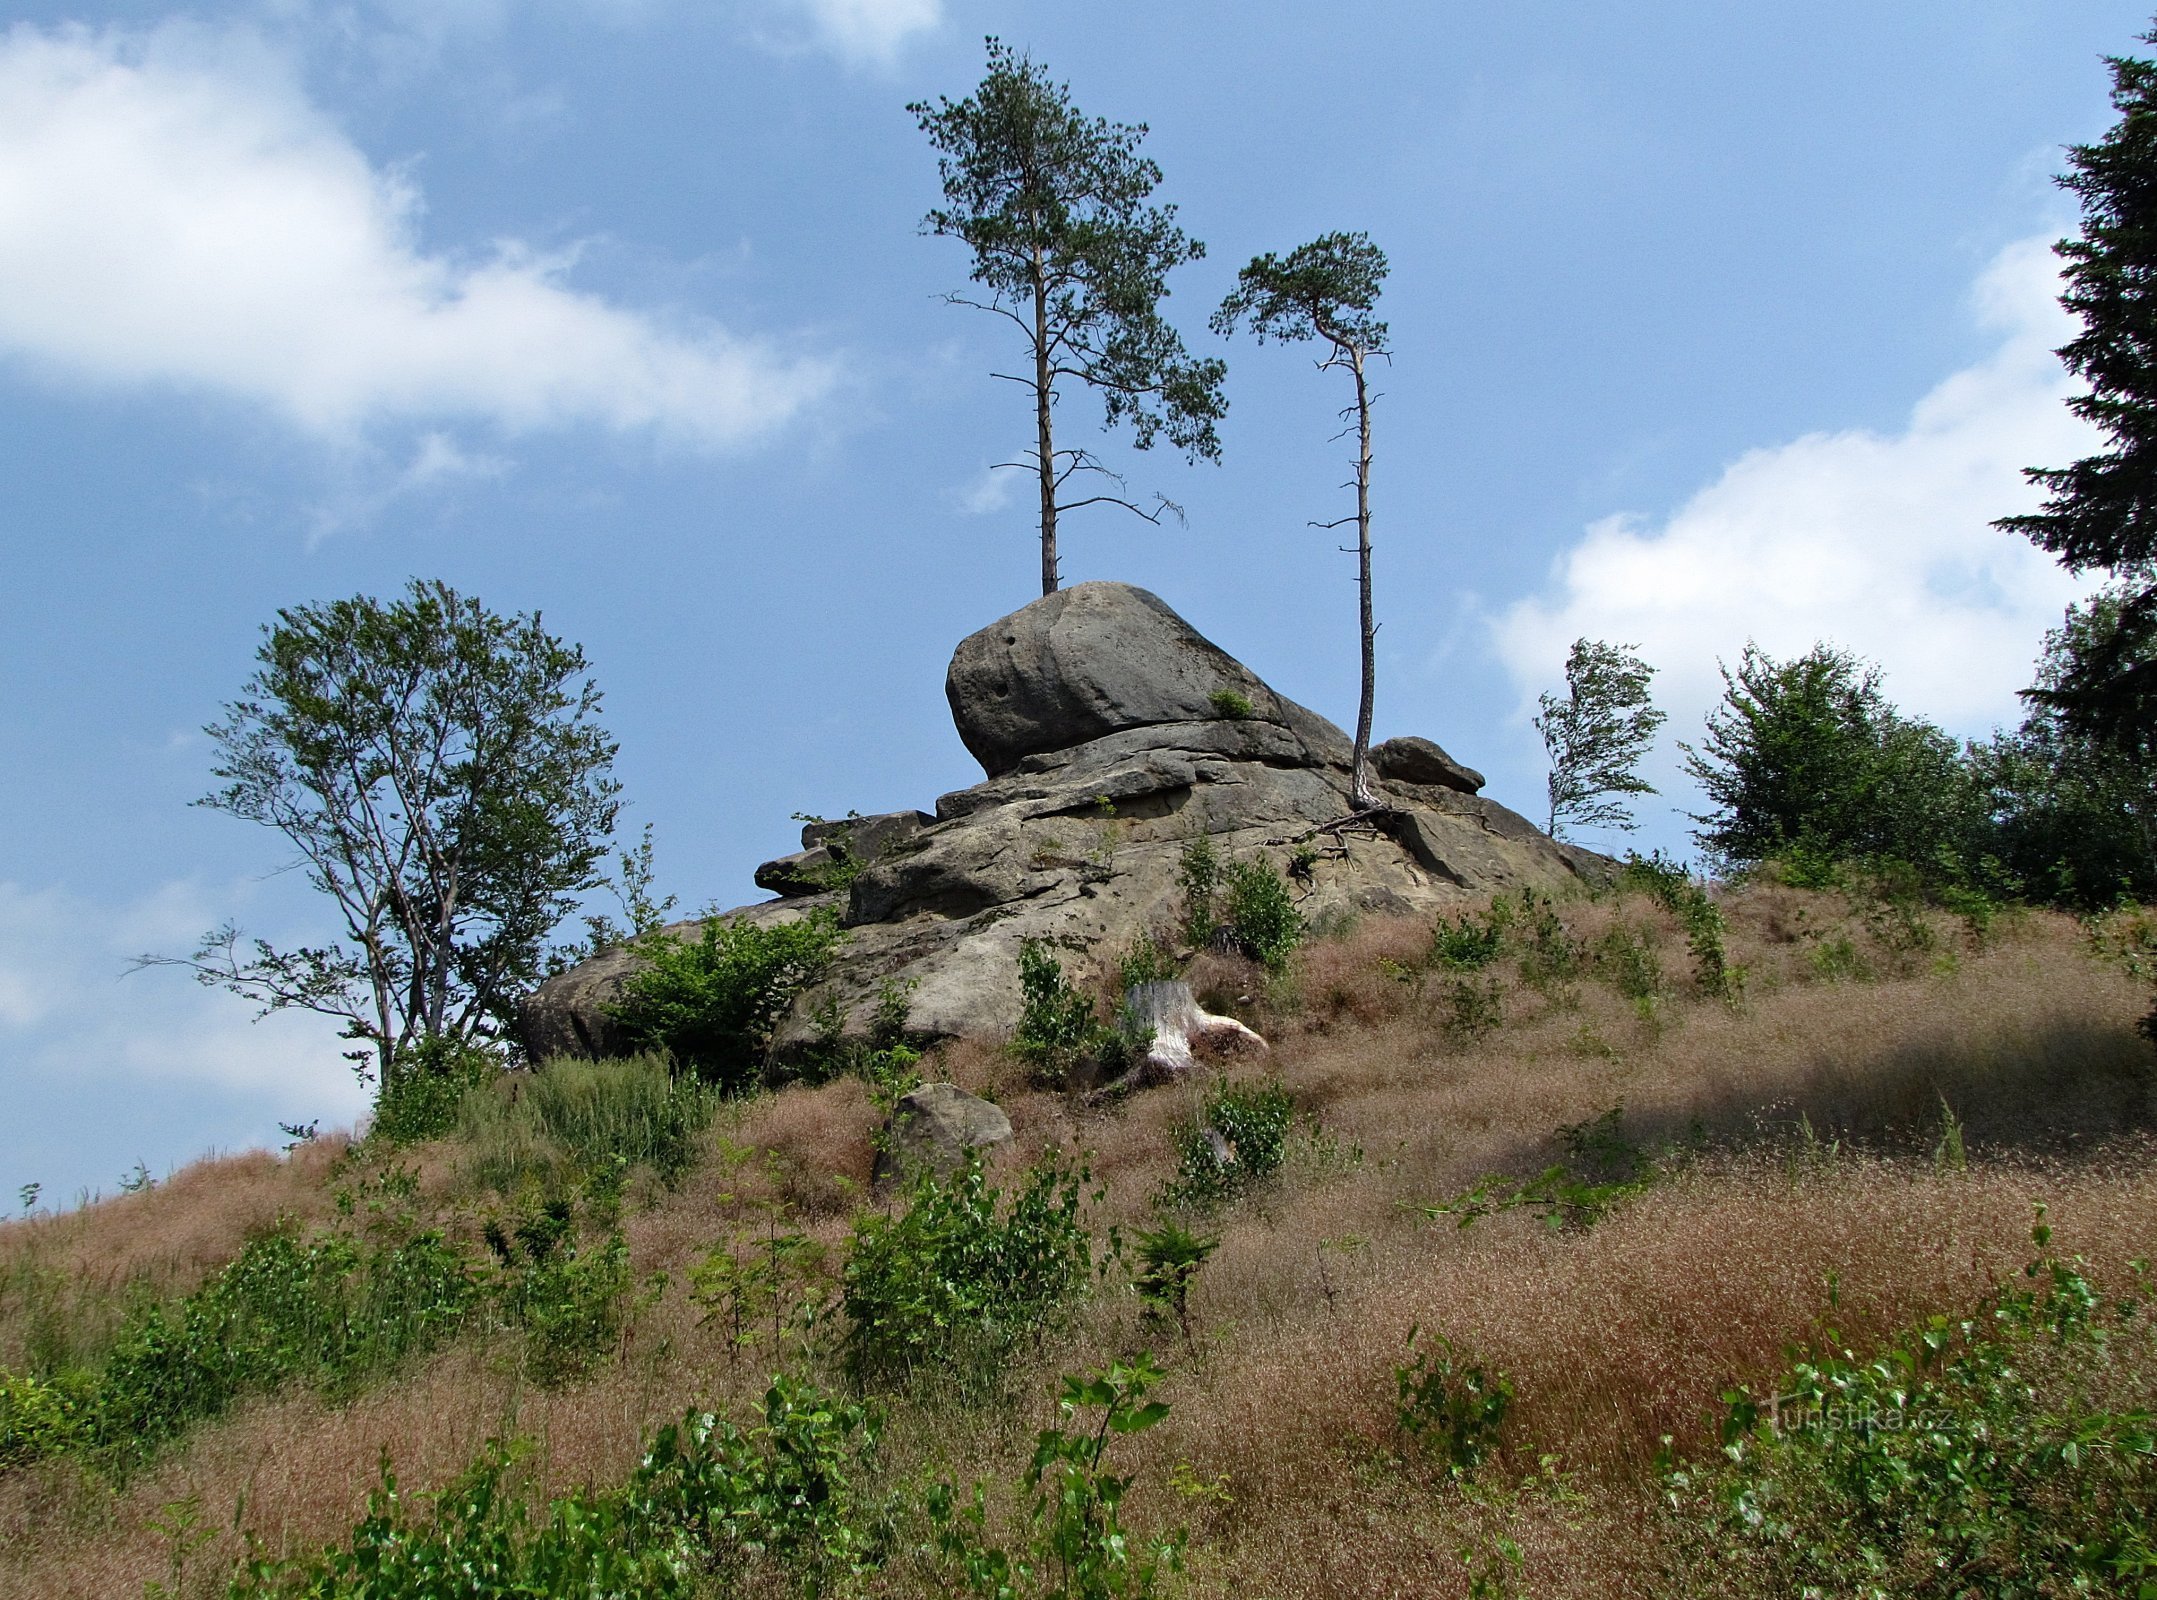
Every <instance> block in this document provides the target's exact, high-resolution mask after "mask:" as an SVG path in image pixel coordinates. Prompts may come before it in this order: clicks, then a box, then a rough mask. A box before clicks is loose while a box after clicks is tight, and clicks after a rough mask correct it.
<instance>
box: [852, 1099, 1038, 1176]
mask: <svg viewBox="0 0 2157 1600" xmlns="http://www.w3.org/2000/svg"><path fill="white" fill-rule="evenodd" d="M1010 1137H1011V1119H1010V1118H1009V1117H1007V1116H1005V1115H1004V1111H1003V1107H1001V1106H999V1105H998V1104H997V1103H996V1102H995V1101H993V1100H984V1099H982V1098H981V1097H980V1096H979V1095H973V1094H968V1093H967V1092H966V1091H965V1090H964V1089H961V1088H960V1087H959V1086H958V1085H957V1084H955V1083H924V1084H922V1085H921V1086H920V1087H919V1088H917V1089H910V1090H908V1091H907V1092H906V1093H905V1094H902V1095H900V1096H899V1102H898V1104H897V1105H895V1106H893V1107H892V1110H891V1119H890V1121H888V1122H887V1123H885V1125H884V1138H883V1142H882V1144H881V1146H880V1147H879V1149H878V1150H877V1155H876V1181H877V1182H878V1183H885V1182H888V1181H889V1180H891V1179H893V1178H903V1177H906V1176H909V1175H910V1174H912V1173H915V1172H919V1171H921V1170H923V1169H924V1168H926V1169H928V1170H930V1171H933V1172H939V1173H951V1172H955V1171H957V1170H958V1169H959V1167H961V1166H962V1165H964V1164H965V1161H966V1154H967V1152H968V1151H970V1150H987V1149H991V1148H993V1147H994V1146H996V1145H1000V1144H1002V1143H1003V1142H1004V1141H1005V1140H1006V1139H1009V1138H1010Z"/></svg>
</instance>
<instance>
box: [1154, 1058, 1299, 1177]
mask: <svg viewBox="0 0 2157 1600" xmlns="http://www.w3.org/2000/svg"><path fill="white" fill-rule="evenodd" d="M1295 1110H1296V1102H1295V1099H1294V1097H1293V1096H1291V1095H1290V1094H1289V1092H1288V1088H1287V1086H1286V1085H1285V1084H1283V1083H1281V1082H1280V1081H1279V1080H1278V1079H1275V1080H1273V1081H1270V1082H1267V1083H1260V1084H1252V1085H1247V1086H1246V1085H1238V1084H1231V1083H1217V1084H1215V1085H1214V1087H1213V1091H1212V1092H1211V1093H1210V1094H1209V1095H1207V1097H1206V1103H1205V1106H1204V1108H1203V1109H1202V1110H1201V1111H1200V1112H1199V1114H1198V1116H1196V1117H1194V1118H1193V1119H1191V1120H1190V1121H1189V1122H1186V1123H1184V1124H1183V1125H1182V1126H1181V1127H1180V1128H1178V1129H1177V1130H1176V1176H1175V1177H1174V1178H1173V1179H1171V1180H1170V1181H1169V1186H1168V1189H1167V1191H1166V1193H1165V1194H1164V1195H1163V1196H1162V1198H1163V1200H1164V1201H1166V1202H1167V1203H1168V1204H1170V1205H1181V1206H1194V1207H1201V1208H1202V1207H1206V1206H1212V1205H1218V1204H1220V1203H1221V1202H1223V1201H1226V1200H1232V1199H1234V1198H1235V1197H1236V1196H1237V1195H1240V1194H1243V1193H1245V1192H1246V1191H1247V1190H1249V1189H1250V1188H1251V1186H1252V1185H1254V1184H1256V1183H1259V1182H1262V1181H1263V1180H1265V1179H1267V1178H1270V1177H1271V1176H1273V1174H1274V1173H1276V1172H1278V1171H1279V1170H1280V1167H1281V1160H1282V1157H1283V1156H1284V1155H1285V1154H1286V1153H1287V1149H1288V1129H1289V1124H1290V1121H1291V1120H1292V1119H1293V1117H1294V1116H1295Z"/></svg>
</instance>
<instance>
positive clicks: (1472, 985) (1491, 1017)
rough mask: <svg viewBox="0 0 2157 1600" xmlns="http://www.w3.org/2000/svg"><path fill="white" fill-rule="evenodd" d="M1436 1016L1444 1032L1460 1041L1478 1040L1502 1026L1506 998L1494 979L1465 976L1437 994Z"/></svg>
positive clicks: (1452, 980) (1448, 984) (1449, 983)
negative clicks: (1441, 1023)
mask: <svg viewBox="0 0 2157 1600" xmlns="http://www.w3.org/2000/svg"><path fill="white" fill-rule="evenodd" d="M1438 1000H1439V1016H1440V1018H1441V1020H1442V1021H1443V1022H1444V1024H1445V1028H1446V1031H1447V1032H1448V1033H1451V1034H1453V1035H1454V1036H1456V1037H1457V1038H1461V1039H1481V1038H1483V1037H1485V1036H1486V1035H1488V1034H1492V1033H1496V1032H1497V1031H1498V1030H1499V1029H1500V1028H1502V1027H1504V1026H1505V996H1504V994H1503V992H1502V991H1501V990H1500V989H1499V987H1498V981H1497V980H1496V979H1495V978H1479V977H1476V976H1474V975H1473V974H1464V975H1462V976H1461V977H1458V978H1453V979H1450V980H1448V981H1447V983H1446V984H1445V985H1444V986H1443V987H1442V988H1441V989H1440V990H1439V992H1438Z"/></svg>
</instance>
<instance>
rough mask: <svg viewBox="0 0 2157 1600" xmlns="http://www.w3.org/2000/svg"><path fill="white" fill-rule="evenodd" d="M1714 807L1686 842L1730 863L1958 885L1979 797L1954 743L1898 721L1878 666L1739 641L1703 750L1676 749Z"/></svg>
mask: <svg viewBox="0 0 2157 1600" xmlns="http://www.w3.org/2000/svg"><path fill="white" fill-rule="evenodd" d="M1681 748H1682V749H1684V751H1685V752H1686V763H1685V766H1686V771H1687V772H1688V773H1690V774H1691V775H1692V777H1693V778H1694V779H1695V780H1696V781H1697V782H1698V783H1699V784H1700V786H1701V788H1702V790H1704V791H1705V792H1706V794H1707V797H1708V799H1709V800H1710V801H1711V802H1713V807H1712V809H1711V810H1709V811H1707V812H1705V813H1700V814H1696V815H1695V816H1694V818H1693V820H1694V821H1695V822H1698V823H1700V824H1701V827H1700V828H1699V829H1697V830H1696V831H1695V833H1694V835H1693V836H1694V837H1695V838H1696V839H1698V840H1699V841H1700V843H1701V844H1702V845H1703V846H1704V847H1705V848H1706V849H1707V851H1708V853H1709V854H1710V855H1711V856H1712V857H1714V858H1715V859H1716V860H1718V861H1719V862H1721V863H1722V864H1723V865H1725V866H1749V865H1752V864H1755V863H1758V862H1761V861H1765V860H1768V859H1770V858H1773V857H1778V856H1790V855H1795V856H1798V857H1801V858H1809V859H1812V860H1814V861H1817V862H1820V863H1824V864H1832V863H1835V862H1840V861H1848V860H1865V861H1883V862H1884V861H1893V862H1901V863H1906V864H1908V865H1910V866H1913V867H1916V868H1918V869H1919V870H1920V872H1921V873H1924V874H1926V875H1928V876H1938V875H1939V874H1941V873H1945V874H1947V875H1949V876H1956V875H1958V874H1959V873H1960V871H1961V870H1962V868H1963V867H1964V866H1965V865H1966V864H1967V863H1970V862H1973V861H1975V860H1976V859H1977V857H1978V854H1979V847H1980V845H1981V841H1982V828H1981V823H1982V811H1981V805H1980V797H1979V795H1978V793H1977V789H1976V785H1975V783H1974V781H1973V778H1972V774H1971V771H1970V768H1969V766H1968V765H1967V764H1966V763H1965V761H1964V760H1963V756H1962V751H1961V748H1960V746H1959V745H1957V743H1956V741H1955V740H1954V739H1952V738H1951V737H1949V736H1948V735H1947V734H1946V733H1945V732H1943V731H1942V730H1941V729H1939V728H1938V727H1935V726H1934V725H1933V724H1932V723H1930V722H1926V721H1924V720H1923V719H1921V718H1908V717H1904V716H1903V715H1902V714H1901V713H1900V712H1899V711H1897V710H1896V709H1895V707H1894V706H1893V705H1892V704H1891V703H1890V702H1889V701H1888V699H1887V697H1886V696H1885V695H1884V694H1882V693H1881V692H1880V674H1879V671H1878V669H1877V668H1875V667H1873V666H1871V665H1870V664H1868V663H1866V662H1863V661H1860V660H1859V659H1858V658H1857V657H1856V656H1853V655H1851V654H1849V653H1847V652H1846V651H1841V650H1836V649H1834V648H1832V647H1831V646H1828V645H1825V644H1817V645H1814V646H1813V647H1812V649H1810V650H1808V651H1806V652H1805V653H1804V654H1803V655H1801V656H1797V657H1795V658H1793V659H1792V660H1789V661H1777V660H1776V659H1775V658H1774V657H1772V656H1770V655H1768V654H1767V653H1766V652H1765V651H1763V650H1761V649H1760V648H1759V647H1758V646H1757V645H1751V644H1748V645H1747V646H1746V647H1745V653H1744V655H1743V656H1742V657H1741V658H1740V660H1739V662H1738V669H1737V671H1736V672H1735V673H1733V672H1731V671H1730V670H1729V669H1728V668H1727V667H1726V668H1724V669H1723V700H1722V703H1721V704H1720V705H1719V706H1717V707H1716V708H1715V709H1714V710H1712V711H1710V712H1709V713H1708V724H1707V737H1706V739H1705V741H1704V742H1703V744H1702V745H1701V746H1700V747H1699V748H1697V749H1696V748H1695V747H1694V746H1692V745H1684V746H1681Z"/></svg>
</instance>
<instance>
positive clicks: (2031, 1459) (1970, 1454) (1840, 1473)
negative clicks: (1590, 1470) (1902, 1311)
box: [1670, 1222, 2157, 1600]
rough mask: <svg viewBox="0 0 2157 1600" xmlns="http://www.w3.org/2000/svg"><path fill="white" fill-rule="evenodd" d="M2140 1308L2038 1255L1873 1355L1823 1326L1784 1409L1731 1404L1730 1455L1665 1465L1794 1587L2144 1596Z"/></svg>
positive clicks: (2151, 1498)
mask: <svg viewBox="0 0 2157 1600" xmlns="http://www.w3.org/2000/svg"><path fill="white" fill-rule="evenodd" d="M2036 1237H2037V1239H2038V1243H2039V1248H2040V1250H2042V1249H2043V1247H2044V1245H2045V1243H2046V1242H2047V1240H2048V1238H2049V1235H2048V1233H2047V1231H2046V1229H2045V1228H2044V1226H2043V1224H2042V1222H2040V1224H2039V1227H2038V1229H2037V1232H2036ZM2138 1271H2142V1272H2145V1273H2146V1269H2141V1268H2138ZM2146 1304H2147V1301H2146V1296H2145V1295H2144V1294H2138V1295H2137V1296H2136V1298H2134V1299H2130V1300H2119V1301H2109V1300H2107V1299H2106V1298H2105V1297H2104V1296H2103V1295H2101V1294H2100V1293H2099V1292H2098V1290H2097V1289H2096V1288H2095V1287H2094V1286H2093V1285H2092V1284H2091V1283H2090V1282H2089V1281H2088V1279H2087V1278H2085V1277H2084V1275H2083V1271H2082V1264H2081V1263H2080V1262H2079V1261H2078V1262H2074V1263H2066V1262H2062V1261H2060V1260H2058V1259H2056V1258H2053V1257H2050V1256H2042V1257H2041V1258H2040V1259H2039V1260H2037V1261H2034V1262H2032V1263H2031V1264H2030V1266H2029V1267H2028V1268H2026V1269H2025V1278H2024V1283H2023V1284H2021V1285H2016V1284H2014V1283H2009V1284H2006V1285H2003V1286H2002V1287H2001V1288H2000V1289H1999V1290H1998V1291H1997V1292H1996V1293H1995V1294H1994V1296H1993V1297H1992V1299H1991V1301H1990V1303H1989V1304H1987V1305H1986V1306H1985V1307H1984V1308H1983V1309H1982V1310H1980V1311H1979V1313H1978V1314H1977V1315H1975V1316H1972V1317H1967V1318H1962V1319H1953V1318H1949V1317H1945V1316H1935V1317H1932V1318H1929V1319H1927V1320H1926V1321H1925V1322H1924V1323H1923V1324H1922V1325H1920V1326H1918V1327H1917V1328H1915V1329H1912V1330H1911V1331H1910V1332H1908V1333H1907V1334H1905V1335H1904V1336H1903V1337H1901V1338H1899V1339H1897V1340H1895V1341H1893V1342H1891V1343H1889V1344H1888V1345H1887V1346H1886V1347H1885V1348H1883V1349H1881V1350H1879V1351H1877V1352H1876V1353H1874V1354H1873V1355H1871V1356H1869V1357H1864V1358H1860V1357H1859V1356H1858V1355H1856V1354H1855V1353H1854V1352H1853V1351H1851V1350H1849V1349H1846V1348H1843V1347H1842V1345H1841V1341H1840V1339H1839V1338H1838V1337H1837V1336H1836V1334H1835V1333H1834V1332H1833V1331H1832V1330H1827V1331H1826V1332H1824V1333H1823V1334H1822V1336H1821V1338H1820V1340H1819V1341H1818V1342H1817V1344H1816V1346H1815V1348H1813V1349H1812V1350H1811V1351H1810V1352H1808V1353H1806V1354H1804V1355H1802V1356H1801V1357H1800V1358H1798V1359H1796V1360H1794V1361H1793V1363H1792V1365H1791V1366H1790V1367H1789V1369H1788V1370H1787V1371H1786V1372H1785V1373H1784V1374H1783V1375H1782V1377H1781V1378H1780V1379H1779V1380H1778V1382H1777V1383H1776V1386H1775V1389H1774V1391H1773V1394H1772V1396H1771V1397H1767V1398H1762V1397H1756V1396H1753V1395H1750V1394H1747V1393H1745V1392H1743V1391H1739V1390H1733V1391H1731V1392H1730V1393H1728V1394H1726V1395H1725V1397H1724V1399H1725V1403H1726V1413H1725V1416H1724V1420H1723V1443H1724V1451H1723V1456H1722V1458H1721V1460H1719V1461H1717V1462H1714V1463H1711V1464H1709V1465H1706V1466H1701V1467H1689V1468H1685V1469H1682V1470H1674V1471H1672V1472H1671V1474H1670V1487H1671V1493H1672V1497H1673V1500H1674V1502H1675V1503H1676V1504H1677V1505H1678V1506H1680V1507H1681V1508H1683V1509H1685V1510H1687V1511H1688V1512H1691V1513H1694V1514H1697V1515H1701V1516H1704V1517H1707V1518H1709V1519H1711V1527H1712V1530H1713V1531H1712V1534H1711V1535H1710V1536H1711V1537H1713V1538H1716V1539H1718V1540H1720V1541H1728V1542H1730V1543H1732V1544H1734V1545H1735V1547H1736V1550H1737V1551H1738V1552H1739V1553H1741V1554H1742V1555H1744V1556H1746V1557H1748V1558H1750V1559H1752V1560H1754V1561H1756V1562H1758V1563H1760V1564H1761V1566H1762V1567H1763V1568H1764V1569H1765V1574H1766V1575H1767V1576H1768V1577H1769V1578H1770V1581H1772V1582H1775V1583H1777V1584H1778V1585H1779V1586H1781V1587H1782V1588H1783V1590H1784V1592H1786V1593H1804V1592H1808V1591H1810V1592H1821V1593H1851V1592H1856V1593H1860V1594H1873V1593H1887V1592H1893V1593H1895V1594H1898V1595H1909V1596H1912V1597H1917V1600H1924V1597H1931V1596H1938V1597H1941V1600H1949V1597H1959V1596H1963V1595H1972V1594H1982V1595H1986V1596H1988V1597H1990V1596H1998V1597H2002V1600H2013V1597H2023V1596H2028V1597H2032V1600H2034V1597H2037V1596H2048V1595H2055V1594H2085V1593H2099V1594H2140V1593H2145V1592H2147V1591H2148V1590H2149V1588H2150V1586H2151V1584H2152V1583H2153V1582H2157V1544H2153V1542H2152V1540H2151V1538H2150V1534H2149V1528H2150V1526H2151V1521H2150V1519H2151V1515H2152V1513H2153V1512H2157V1477H2153V1475H2152V1473H2151V1471H2150V1461H2151V1458H2152V1457H2153V1456H2157V1433H2153V1429H2152V1423H2151V1416H2150V1411H2149V1408H2148V1398H2149V1397H2148V1395H2147V1393H2146V1386H2143V1387H2140V1388H2128V1389H2125V1390H2123V1389H2122V1387H2121V1385H2122V1380H2123V1379H2125V1378H2126V1377H2127V1375H2128V1374H2129V1373H2132V1372H2135V1371H2136V1370H2138V1369H2139V1370H2141V1371H2145V1372H2146V1370H2147V1368H2146V1366H2144V1365H2142V1364H2143V1363H2146V1362H2147V1360H2148V1358H2149V1354H2150V1345H2151V1337H2152V1335H2151V1329H2150V1326H2149V1322H2148V1317H2147V1310H2146ZM2123 1402H2124V1404H2123Z"/></svg>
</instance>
